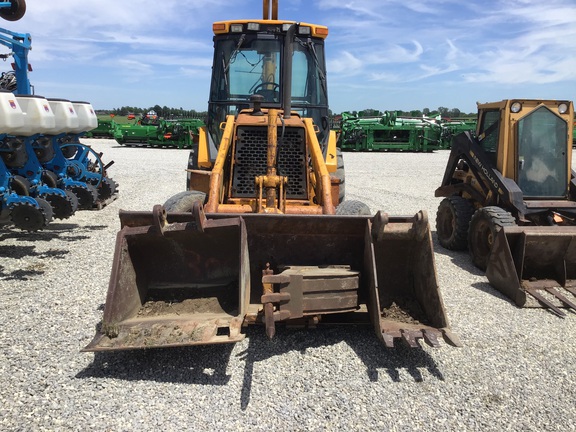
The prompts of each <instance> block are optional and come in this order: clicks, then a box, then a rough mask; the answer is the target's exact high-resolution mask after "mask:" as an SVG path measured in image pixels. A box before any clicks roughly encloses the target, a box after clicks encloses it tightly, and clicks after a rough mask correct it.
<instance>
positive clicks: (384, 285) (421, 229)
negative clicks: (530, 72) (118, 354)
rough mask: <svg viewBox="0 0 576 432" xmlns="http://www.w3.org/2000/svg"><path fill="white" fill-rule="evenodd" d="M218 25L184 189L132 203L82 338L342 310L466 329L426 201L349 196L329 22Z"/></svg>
mask: <svg viewBox="0 0 576 432" xmlns="http://www.w3.org/2000/svg"><path fill="white" fill-rule="evenodd" d="M265 3H266V2H265ZM213 28H214V33H215V36H214V46H215V54H214V66H213V77H212V85H211V89H210V101H209V107H208V111H209V119H208V121H207V124H206V126H205V127H203V128H201V130H200V134H199V139H198V145H197V148H196V149H195V150H194V151H193V152H192V154H191V158H190V165H189V169H188V181H187V190H185V191H183V192H181V193H179V194H177V195H175V196H174V197H172V198H170V199H169V200H168V201H167V202H166V203H165V204H164V205H163V206H162V205H157V206H156V207H155V208H154V210H153V211H152V212H121V214H120V219H121V225H122V229H121V231H120V232H119V234H118V238H117V242H116V252H115V257H114V264H113V268H112V277H111V280H110V286H109V290H108V296H107V299H106V307H105V310H104V317H103V320H102V323H101V325H100V327H99V330H98V332H97V334H96V336H95V338H94V340H93V341H92V343H90V345H88V347H87V348H86V350H88V351H105V350H121V349H135V348H149V347H166V346H181V345H196V344H216V343H231V342H237V341H239V340H242V339H243V338H244V333H243V328H244V327H245V326H247V325H250V324H260V325H262V326H263V328H264V329H265V331H266V333H267V335H268V336H269V337H273V336H274V334H275V331H276V326H277V325H278V324H280V323H290V324H295V325H302V326H316V325H317V324H319V323H344V322H349V323H355V324H358V323H362V322H364V323H367V324H372V326H373V328H374V329H375V332H376V334H377V336H378V337H379V338H380V340H381V341H382V342H383V343H384V344H385V345H386V346H387V347H393V346H394V345H395V341H396V340H399V341H400V340H401V341H404V342H405V343H406V344H408V345H409V346H411V347H418V346H420V342H421V341H424V342H425V343H427V344H429V345H431V346H439V345H440V340H445V341H447V342H448V343H450V344H452V345H459V344H460V343H459V341H458V339H457V337H456V336H455V335H453V334H452V333H451V331H450V329H449V325H448V320H447V317H446V312H445V308H444V304H443V301H442V297H441V293H440V290H439V288H438V284H437V277H436V270H435V265H434V254H433V250H432V242H431V234H430V228H429V224H428V219H427V216H426V214H425V213H424V212H419V213H417V214H416V215H414V216H411V217H405V216H390V215H388V214H386V213H385V212H377V213H376V214H373V213H371V211H370V209H369V208H368V206H367V205H366V204H364V203H362V202H360V201H355V200H353V201H346V200H344V167H343V160H342V158H341V155H340V154H339V152H338V150H337V148H336V137H335V134H334V132H332V131H330V130H329V127H328V102H327V86H326V73H325V71H326V68H325V61H324V39H325V38H326V36H327V34H328V29H327V28H326V27H324V26H318V25H313V24H303V23H299V24H298V23H294V22H285V21H280V20H277V19H275V17H272V19H263V20H253V21H226V22H218V23H215V24H214V27H213ZM399 343H400V342H399Z"/></svg>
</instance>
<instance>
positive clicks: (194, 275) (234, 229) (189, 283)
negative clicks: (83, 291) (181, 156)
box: [84, 206, 249, 351]
mask: <svg viewBox="0 0 576 432" xmlns="http://www.w3.org/2000/svg"><path fill="white" fill-rule="evenodd" d="M157 207H160V206H157ZM162 210H163V209H162ZM149 216H151V218H150V217H149V218H148V219H150V221H148V225H141V221H139V220H138V219H139V218H138V215H136V217H130V214H129V213H124V215H123V214H122V212H121V215H120V218H121V220H122V224H123V228H122V230H121V231H120V232H119V233H118V235H117V239H116V250H115V253H114V262H113V266H112V274H111V278H110V285H109V288H108V294H107V297H106V305H105V308H104V316H103V320H102V323H101V325H100V328H99V329H98V331H97V334H96V336H95V337H94V339H93V341H92V342H91V343H90V344H89V345H88V346H87V347H86V348H85V349H84V350H85V351H107V350H121V349H134V348H152V347H174V346H185V345H198V344H215V343H226V342H237V341H239V340H242V339H243V338H244V335H243V334H241V333H240V326H241V324H242V320H243V317H244V315H245V313H246V308H247V302H248V299H247V298H246V297H245V294H247V292H248V291H247V289H246V288H247V285H248V283H249V273H248V261H247V259H248V253H247V243H246V228H245V226H244V223H243V221H242V220H241V219H240V218H227V219H225V220H219V221H216V220H210V221H206V220H204V221H202V220H198V219H196V220H189V221H188V222H176V223H172V224H169V225H165V226H164V225H163V223H162V222H163V221H162V218H163V216H162V211H160V212H159V211H158V209H157V208H155V210H154V214H152V213H149ZM164 222H165V221H164Z"/></svg>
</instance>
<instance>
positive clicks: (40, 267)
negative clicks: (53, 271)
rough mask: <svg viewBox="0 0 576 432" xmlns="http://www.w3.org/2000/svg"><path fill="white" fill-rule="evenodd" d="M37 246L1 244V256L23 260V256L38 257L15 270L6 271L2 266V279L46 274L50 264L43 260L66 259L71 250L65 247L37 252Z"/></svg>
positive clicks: (16, 278) (17, 278) (18, 278)
mask: <svg viewBox="0 0 576 432" xmlns="http://www.w3.org/2000/svg"><path fill="white" fill-rule="evenodd" d="M35 249H36V246H14V245H0V257H1V258H11V259H16V260H21V259H23V258H28V257H34V258H38V260H37V261H35V262H33V263H27V264H26V267H24V268H19V269H17V270H14V271H6V269H5V267H0V280H29V279H31V278H33V277H34V276H40V275H42V274H44V272H45V269H46V268H47V266H48V264H46V263H45V262H43V261H41V260H44V259H65V258H66V255H67V254H68V252H69V251H67V250H63V249H49V250H47V251H45V252H40V253H39V252H36V250H35Z"/></svg>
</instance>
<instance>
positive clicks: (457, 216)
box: [436, 195, 474, 250]
mask: <svg viewBox="0 0 576 432" xmlns="http://www.w3.org/2000/svg"><path fill="white" fill-rule="evenodd" d="M473 214H474V205H473V204H472V202H471V201H470V200H467V199H465V198H462V197H461V196H458V195H453V196H451V197H448V198H444V199H443V200H442V201H441V202H440V205H439V206H438V211H437V212H436V233H437V235H438V243H440V246H442V247H444V248H446V249H449V250H466V249H467V248H468V227H469V225H470V219H472V215H473Z"/></svg>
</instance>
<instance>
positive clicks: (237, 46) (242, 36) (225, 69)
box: [222, 34, 246, 88]
mask: <svg viewBox="0 0 576 432" xmlns="http://www.w3.org/2000/svg"><path fill="white" fill-rule="evenodd" d="M245 39H246V35H245V34H242V35H241V36H240V39H239V40H238V44H237V45H236V48H234V51H232V54H230V59H229V60H228V63H225V61H224V53H222V65H223V66H224V84H225V85H226V88H228V78H227V75H226V74H227V73H228V69H230V64H232V62H233V61H234V59H236V55H237V54H238V51H240V48H241V47H242V44H244V40H245Z"/></svg>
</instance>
